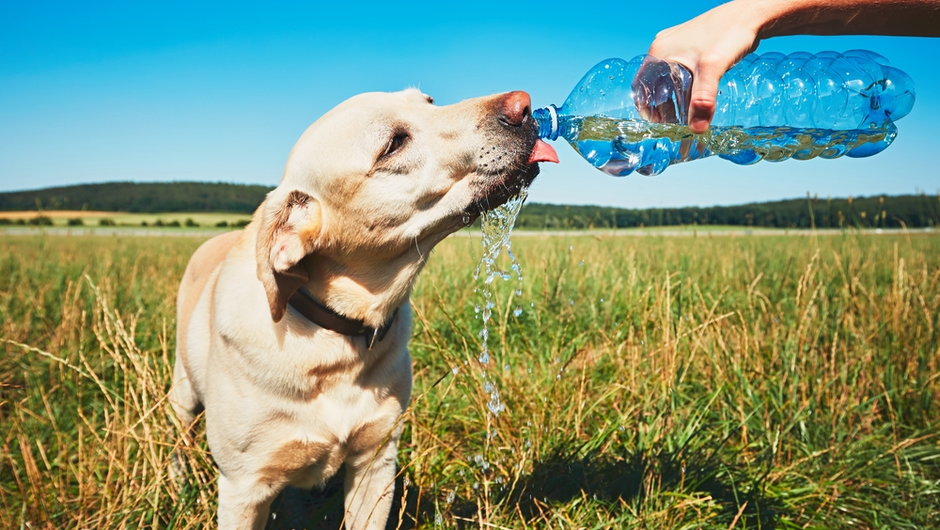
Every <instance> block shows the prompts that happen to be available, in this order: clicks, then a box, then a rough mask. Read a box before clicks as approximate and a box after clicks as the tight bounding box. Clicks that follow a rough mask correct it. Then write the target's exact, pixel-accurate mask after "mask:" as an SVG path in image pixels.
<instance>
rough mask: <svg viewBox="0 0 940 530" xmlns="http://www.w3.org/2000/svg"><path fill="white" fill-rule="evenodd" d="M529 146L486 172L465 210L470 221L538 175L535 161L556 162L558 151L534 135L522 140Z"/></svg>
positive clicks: (510, 196)
mask: <svg viewBox="0 0 940 530" xmlns="http://www.w3.org/2000/svg"><path fill="white" fill-rule="evenodd" d="M526 144H528V145H529V149H527V150H522V151H521V154H520V155H517V157H515V158H516V159H515V160H512V161H511V162H510V163H509V164H508V166H507V167H505V168H502V170H501V171H499V172H496V173H495V174H492V175H487V178H485V179H484V180H483V181H482V182H481V184H480V186H479V188H478V190H477V192H476V193H475V194H474V199H473V202H471V203H470V205H469V206H468V207H467V209H466V210H465V213H466V214H469V215H470V216H472V219H471V222H472V220H473V219H475V218H476V217H477V216H479V215H480V214H482V213H483V212H486V211H489V210H492V209H494V208H497V207H498V206H500V205H502V204H504V203H506V201H508V200H509V199H511V198H513V197H515V196H516V195H518V194H519V192H521V191H522V190H523V189H524V188H526V187H528V186H529V184H531V183H532V181H533V180H534V179H535V177H536V176H537V175H538V174H539V162H555V163H557V162H558V154H557V153H555V149H554V148H552V146H550V145H548V144H547V143H545V142H544V141H543V140H541V139H538V138H534V137H533V138H531V139H530V140H528V141H527V142H526Z"/></svg>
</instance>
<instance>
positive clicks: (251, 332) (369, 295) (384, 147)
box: [170, 90, 557, 529]
mask: <svg viewBox="0 0 940 530" xmlns="http://www.w3.org/2000/svg"><path fill="white" fill-rule="evenodd" d="M542 161H557V158H556V157H555V154H554V151H553V150H552V148H551V147H549V146H548V145H547V144H545V143H544V142H542V141H540V140H537V135H536V125H535V122H534V120H533V119H532V116H531V113H530V103H529V96H528V94H526V93H525V92H510V93H507V94H502V95H496V96H490V97H483V98H477V99H471V100H467V101H463V102H461V103H457V104H454V105H450V106H435V105H434V104H433V101H432V100H431V98H430V97H428V96H426V95H424V94H422V93H420V92H419V91H417V90H405V91H402V92H397V93H369V94H362V95H359V96H356V97H353V98H351V99H349V100H347V101H345V102H344V103H342V104H340V105H339V106H337V107H336V108H334V109H332V110H331V111H329V112H328V113H327V114H325V115H324V116H323V117H321V118H320V119H319V120H317V121H316V122H315V123H314V124H313V125H311V126H310V128H308V129H307V131H306V132H304V133H303V135H302V136H301V137H300V140H299V141H298V142H297V144H296V145H295V146H294V149H293V150H292V152H291V154H290V157H289V159H288V161H287V165H286V168H285V171H284V176H283V179H282V180H281V183H280V185H279V186H278V187H277V188H276V189H274V190H273V191H272V192H271V193H269V194H268V196H267V198H266V199H265V200H264V202H263V203H262V204H261V206H260V207H259V208H258V210H257V211H256V212H255V214H254V217H253V220H252V222H251V224H249V225H248V226H247V227H246V228H245V229H244V230H242V231H239V232H231V233H227V234H223V235H220V236H217V237H215V238H213V239H211V240H209V241H207V242H206V243H205V244H203V245H202V246H201V247H200V248H199V249H198V250H197V251H196V252H195V254H194V255H193V257H192V259H191V260H190V262H189V265H188V266H187V268H186V272H185V274H184V276H183V279H182V283H181V285H180V289H179V296H178V299H177V322H178V330H177V355H176V366H175V369H174V374H173V378H174V381H173V388H172V390H171V395H170V398H171V402H172V405H173V407H174V409H175V411H176V413H177V414H178V415H179V417H180V418H181V419H182V420H183V422H185V423H186V424H187V425H192V422H193V421H194V419H195V417H196V415H197V414H198V413H199V412H200V411H201V410H205V420H206V431H207V436H208V442H209V447H210V449H211V451H212V456H213V458H214V459H215V461H216V463H217V464H218V467H219V470H220V476H219V512H218V522H219V526H220V527H221V528H226V529H227V528H262V527H264V525H265V523H266V521H267V519H268V517H269V511H270V506H271V502H272V501H273V499H274V498H275V496H276V495H277V494H278V492H279V491H281V490H282V489H283V488H284V487H285V486H287V485H293V486H297V487H302V488H311V487H313V486H316V485H320V484H323V483H324V482H325V481H326V479H328V478H329V477H330V476H332V475H333V474H334V473H335V472H336V471H337V470H338V469H339V468H340V466H341V465H343V464H345V465H346V475H345V524H346V527H347V528H351V529H359V528H384V526H385V523H386V519H387V518H388V512H389V506H390V504H391V500H392V491H393V488H394V476H395V456H396V448H397V444H398V438H399V434H400V432H401V424H400V416H401V414H402V412H403V411H404V409H405V406H406V405H407V403H408V400H409V397H410V393H411V359H410V357H409V355H408V350H407V342H408V338H409V333H410V330H411V310H410V306H409V303H408V296H409V293H410V291H411V288H412V285H413V283H414V281H415V278H416V276H417V274H418V272H419V271H420V270H421V268H422V266H423V265H424V263H425V261H426V260H427V258H428V254H429V252H430V251H431V248H432V247H433V246H434V245H435V244H437V243H438V242H439V241H441V240H442V239H443V238H444V237H445V236H447V235H448V234H450V233H452V232H454V231H456V230H458V229H460V228H461V227H463V226H466V225H467V224H468V223H469V222H470V221H471V220H472V219H475V218H476V216H478V215H479V214H480V213H481V212H483V211H484V210H486V209H489V208H493V207H495V206H497V205H499V204H501V203H503V202H505V201H506V200H508V199H509V198H510V197H512V196H513V195H514V194H515V193H516V192H518V191H519V189H520V188H521V187H522V186H524V185H527V184H528V183H529V182H531V180H532V179H533V178H534V177H535V175H536V174H537V173H538V164H537V163H538V162H542Z"/></svg>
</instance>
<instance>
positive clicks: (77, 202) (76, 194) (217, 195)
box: [0, 182, 272, 213]
mask: <svg viewBox="0 0 940 530" xmlns="http://www.w3.org/2000/svg"><path fill="white" fill-rule="evenodd" d="M271 189H272V188H270V187H268V186H251V185H244V184H227V183H223V182H108V183H102V184H79V185H76V186H63V187H59V188H45V189H41V190H29V191H14V192H6V193H0V211H11V210H101V211H114V212H146V213H163V212H237V213H251V212H253V211H254V210H255V208H257V207H258V205H259V204H261V201H262V200H264V196H265V194H267V193H268V192H269V191H271Z"/></svg>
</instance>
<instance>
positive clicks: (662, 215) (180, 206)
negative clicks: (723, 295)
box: [0, 182, 940, 230]
mask: <svg viewBox="0 0 940 530" xmlns="http://www.w3.org/2000/svg"><path fill="white" fill-rule="evenodd" d="M271 189H272V188H270V187H267V186H258V185H244V184H228V183H210V182H163V183H134V182H112V183H105V184H82V185H77V186H66V187H60V188H47V189H41V190H33V191H18V192H6V193H0V211H11V210H37V211H43V210H102V211H124V212H145V213H162V212H201V211H208V212H235V213H251V212H253V211H254V210H255V208H257V207H258V205H259V204H261V201H263V200H264V196H265V195H266V194H267V193H268V192H269V191H270V190H271ZM676 225H733V226H762V227H775V228H812V227H816V228H851V227H858V228H900V227H907V228H921V227H928V226H929V227H933V226H940V196H937V195H926V194H920V195H892V196H876V197H858V198H847V199H831V198H818V197H806V198H802V199H789V200H783V201H773V202H762V203H750V204H741V205H736V206H706V207H691V206H690V207H684V208H643V209H626V208H612V207H606V206H566V205H557V204H541V203H529V204H526V205H525V206H524V207H523V209H522V211H521V212H520V214H519V218H518V220H517V222H516V226H517V227H521V228H530V229H549V230H552V229H555V230H557V229H562V230H572V229H589V228H636V227H645V226H676Z"/></svg>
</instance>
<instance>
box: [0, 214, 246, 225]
mask: <svg viewBox="0 0 940 530" xmlns="http://www.w3.org/2000/svg"><path fill="white" fill-rule="evenodd" d="M37 217H46V218H48V219H49V221H50V222H51V223H52V226H69V225H70V223H71V224H72V225H77V226H92V227H93V226H99V225H100V224H101V222H102V220H104V222H105V223H108V224H110V223H113V224H114V225H116V226H134V227H140V226H154V225H156V224H157V223H160V224H162V225H164V226H166V225H170V224H171V223H176V224H178V225H180V226H185V225H186V223H187V220H190V221H191V223H190V224H193V223H194V224H195V225H198V226H201V227H209V228H211V227H215V226H216V225H217V224H218V223H220V222H223V221H224V222H225V223H226V224H228V225H230V226H235V225H236V224H238V223H240V222H247V221H248V220H250V219H251V215H250V214H245V213H225V212H167V213H131V212H99V211H86V210H45V211H42V212H37V211H9V212H0V221H5V222H16V221H19V220H24V221H26V222H29V221H30V220H34V219H36V218H37ZM79 221H80V223H79Z"/></svg>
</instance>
